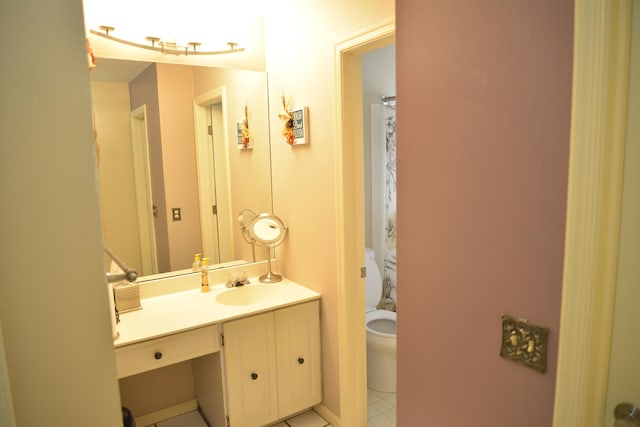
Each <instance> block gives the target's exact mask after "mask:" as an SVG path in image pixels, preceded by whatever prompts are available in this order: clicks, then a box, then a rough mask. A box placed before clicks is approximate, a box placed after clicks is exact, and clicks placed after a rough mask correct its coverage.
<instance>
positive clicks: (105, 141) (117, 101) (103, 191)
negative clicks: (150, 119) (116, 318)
mask: <svg viewBox="0 0 640 427" xmlns="http://www.w3.org/2000/svg"><path fill="white" fill-rule="evenodd" d="M91 107H92V111H93V118H94V126H95V129H96V134H97V141H98V145H99V147H100V163H99V165H98V184H99V185H98V188H99V192H100V207H101V213H102V228H103V238H104V242H105V245H107V246H109V248H111V249H112V250H113V251H114V252H115V253H116V254H117V255H118V257H119V258H120V259H122V260H124V261H125V262H126V264H127V266H128V267H130V268H133V269H134V270H136V271H138V272H141V271H142V258H141V254H140V241H139V239H138V219H137V216H136V210H135V209H133V207H135V206H136V194H135V187H134V186H133V185H132V183H133V158H132V150H131V124H130V122H131V119H130V114H129V111H130V110H129V85H128V84H127V83H110V82H92V83H91ZM123 206H129V207H131V208H132V209H122V207H123ZM107 268H109V266H107Z"/></svg>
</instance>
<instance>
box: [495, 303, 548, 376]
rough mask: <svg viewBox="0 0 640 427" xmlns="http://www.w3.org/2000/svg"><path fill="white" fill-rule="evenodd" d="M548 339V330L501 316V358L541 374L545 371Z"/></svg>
mask: <svg viewBox="0 0 640 427" xmlns="http://www.w3.org/2000/svg"><path fill="white" fill-rule="evenodd" d="M548 339H549V328H545V327H543V326H537V325H534V324H533V323H529V321H528V320H527V319H515V318H513V317H511V316H508V315H506V314H503V315H502V346H501V348H500V356H501V357H504V358H505V359H509V360H513V361H514V362H518V363H521V364H523V365H525V366H528V367H530V368H532V369H534V370H536V371H538V372H540V373H543V372H545V371H546V370H547V341H548Z"/></svg>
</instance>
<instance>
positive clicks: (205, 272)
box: [200, 258, 210, 292]
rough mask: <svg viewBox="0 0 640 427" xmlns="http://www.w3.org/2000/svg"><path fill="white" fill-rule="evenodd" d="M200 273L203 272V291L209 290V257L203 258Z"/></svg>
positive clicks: (201, 287) (201, 288)
mask: <svg viewBox="0 0 640 427" xmlns="http://www.w3.org/2000/svg"><path fill="white" fill-rule="evenodd" d="M200 273H201V274H202V285H201V286H200V290H201V291H202V292H209V290H210V289H209V258H202V265H201V268H200Z"/></svg>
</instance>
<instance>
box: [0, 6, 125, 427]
mask: <svg viewBox="0 0 640 427" xmlns="http://www.w3.org/2000/svg"><path fill="white" fill-rule="evenodd" d="M1 9H2V12H1V13H0V28H1V30H0V32H1V34H2V38H3V39H7V40H8V39H11V40H14V41H15V44H14V47H15V50H14V54H12V55H4V56H3V57H2V59H0V61H1V63H0V67H1V68H2V79H0V86H1V88H2V89H1V91H2V94H3V103H2V114H0V134H1V136H0V139H1V140H2V143H1V144H0V183H1V184H0V199H1V200H2V205H3V207H4V208H5V209H3V212H2V214H1V218H2V221H0V236H2V238H0V271H1V272H2V277H1V278H0V318H1V320H2V321H1V323H2V332H3V334H4V350H5V353H6V362H7V367H8V372H9V380H10V383H11V392H12V395H13V402H14V409H15V415H16V421H17V425H18V426H20V427H40V426H53V425H59V426H63V425H75V426H80V425H92V426H97V427H98V426H104V427H113V426H117V425H119V423H120V419H121V415H120V402H119V393H118V388H117V386H118V384H117V381H116V370H115V358H114V352H113V342H112V337H111V324H110V314H109V311H108V310H109V308H108V298H107V287H106V285H105V283H104V282H105V276H104V271H105V265H104V257H103V253H102V238H101V223H100V215H99V210H98V183H97V174H96V164H95V160H94V159H95V157H94V156H95V150H94V146H93V136H92V129H91V100H90V95H89V78H88V71H87V62H86V61H87V60H86V51H85V49H86V48H85V41H84V32H83V26H82V3H81V1H80V0H76V1H64V2H49V1H44V0H19V1H18V0H17V1H13V0H10V1H8V2H3V4H2V6H1ZM44 44H46V45H47V46H49V47H55V48H45V47H43V45H44ZM7 208H10V209H7ZM0 388H2V389H5V388H6V384H3V385H2V387H0Z"/></svg>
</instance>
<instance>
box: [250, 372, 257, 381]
mask: <svg viewBox="0 0 640 427" xmlns="http://www.w3.org/2000/svg"><path fill="white" fill-rule="evenodd" d="M251 379H252V380H257V379H258V374H256V373H255V372H252V373H251Z"/></svg>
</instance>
